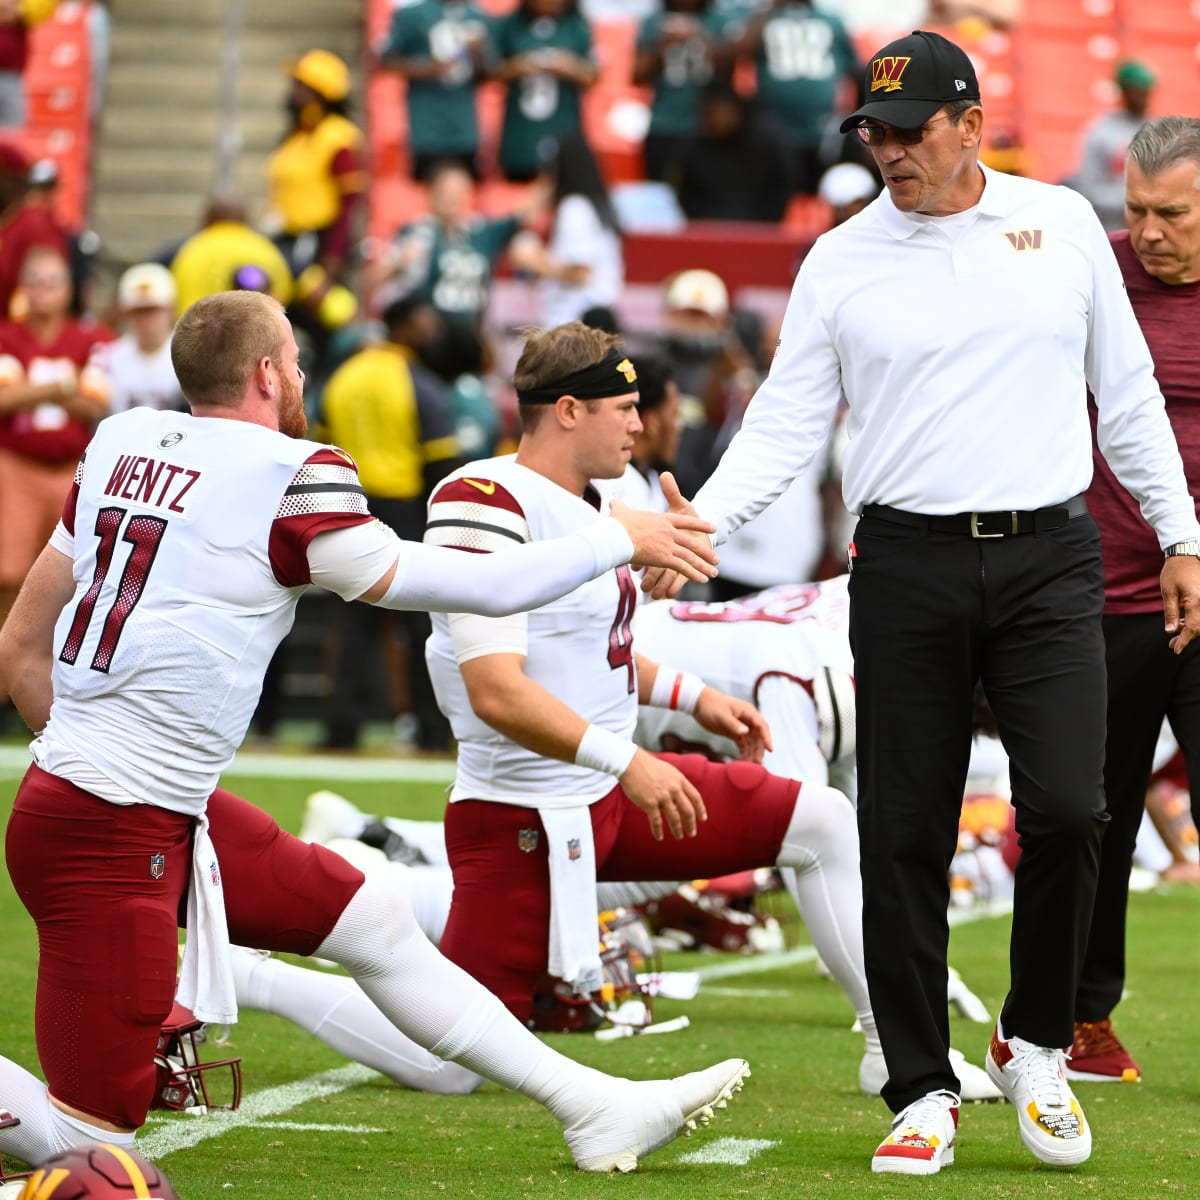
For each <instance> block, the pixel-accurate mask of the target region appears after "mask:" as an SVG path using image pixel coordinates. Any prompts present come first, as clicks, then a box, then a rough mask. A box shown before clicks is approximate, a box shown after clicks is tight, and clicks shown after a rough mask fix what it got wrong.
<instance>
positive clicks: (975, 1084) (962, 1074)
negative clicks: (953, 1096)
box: [950, 1046, 1004, 1104]
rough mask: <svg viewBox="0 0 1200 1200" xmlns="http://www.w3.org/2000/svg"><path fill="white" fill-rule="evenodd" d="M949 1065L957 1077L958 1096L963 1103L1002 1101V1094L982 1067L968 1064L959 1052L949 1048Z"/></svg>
mask: <svg viewBox="0 0 1200 1200" xmlns="http://www.w3.org/2000/svg"><path fill="white" fill-rule="evenodd" d="M950 1065H951V1066H952V1067H953V1068H954V1074H955V1075H957V1076H958V1082H959V1089H958V1094H959V1096H960V1097H961V1098H962V1099H963V1100H964V1101H970V1102H971V1103H973V1104H974V1103H979V1102H980V1101H987V1100H1003V1099H1004V1093H1003V1092H1002V1091H1001V1090H1000V1089H999V1088H998V1087H997V1086H996V1085H995V1084H994V1083H993V1082H992V1081H991V1080H990V1079H989V1078H988V1074H987V1072H986V1071H985V1070H984V1069H983V1068H982V1067H977V1066H975V1064H974V1063H969V1062H967V1060H966V1057H965V1056H964V1055H963V1052H962V1051H961V1050H955V1049H954V1047H953V1046H951V1047H950Z"/></svg>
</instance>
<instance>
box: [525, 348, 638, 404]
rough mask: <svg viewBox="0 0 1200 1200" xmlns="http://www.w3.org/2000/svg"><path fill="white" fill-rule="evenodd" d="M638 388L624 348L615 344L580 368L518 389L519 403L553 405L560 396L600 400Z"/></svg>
mask: <svg viewBox="0 0 1200 1200" xmlns="http://www.w3.org/2000/svg"><path fill="white" fill-rule="evenodd" d="M636 391H637V371H635V370H634V367H633V363H631V362H630V361H629V359H628V358H627V357H626V355H625V352H624V351H623V350H618V349H617V348H616V347H615V346H614V347H613V348H612V349H611V350H609V352H608V353H607V354H606V355H605V356H604V357H603V358H602V359H601V360H600V361H599V362H595V363H592V365H591V366H590V367H584V368H583V369H582V370H580V371H572V372H571V374H570V375H564V376H563V377H562V378H561V379H555V380H552V381H551V382H550V383H543V384H541V385H540V386H538V387H532V388H524V389H522V388H517V399H518V400H519V401H520V402H521V403H522V404H555V403H557V401H558V400H559V398H560V397H562V396H574V397H575V398H576V399H577V400H601V399H603V398H604V397H605V396H624V395H625V394H626V393H628V392H636Z"/></svg>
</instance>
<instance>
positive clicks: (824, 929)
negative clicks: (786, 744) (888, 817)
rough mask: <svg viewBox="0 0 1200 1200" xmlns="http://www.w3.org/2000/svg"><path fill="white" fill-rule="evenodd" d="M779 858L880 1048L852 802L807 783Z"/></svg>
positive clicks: (815, 935)
mask: <svg viewBox="0 0 1200 1200" xmlns="http://www.w3.org/2000/svg"><path fill="white" fill-rule="evenodd" d="M777 861H778V865H779V866H780V867H782V868H784V870H783V878H784V881H785V882H786V884H787V886H788V890H789V891H790V892H791V893H792V897H793V898H794V899H795V901H796V907H797V908H799V910H800V916H801V917H802V918H803V920H804V924H805V925H806V926H807V927H808V935H809V937H811V938H812V940H813V945H814V946H815V947H816V950H817V953H818V954H819V955H820V956H821V959H822V961H823V962H824V963H825V965H826V966H827V967H828V968H829V971H830V973H831V974H832V975H833V977H834V979H835V980H837V982H838V983H839V984H840V985H841V988H842V991H844V992H845V993H846V996H847V997H848V998H849V1000H850V1003H851V1004H852V1005H853V1007H854V1012H855V1015H856V1016H857V1017H858V1020H859V1023H860V1024H861V1025H862V1031H863V1036H864V1037H865V1039H866V1043H867V1049H868V1050H878V1049H879V1034H878V1033H877V1032H876V1029H875V1017H874V1014H873V1013H872V1012H871V1000H870V997H869V996H868V994H867V976H866V970H865V967H864V965H863V942H862V877H861V875H860V874H859V866H858V862H859V857H858V825H857V824H856V818H855V815H854V808H853V806H852V805H851V803H850V801H849V800H848V799H846V797H845V796H844V795H842V793H841V792H839V791H837V790H836V789H835V788H831V787H825V786H823V785H821V784H814V783H805V784H803V785H802V786H801V788H800V795H799V796H798V797H797V799H796V808H795V811H794V812H793V813H792V820H791V824H789V825H788V829H787V833H785V834H784V837H783V845H782V846H781V847H780V850H779V858H778V860H777Z"/></svg>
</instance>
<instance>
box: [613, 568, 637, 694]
mask: <svg viewBox="0 0 1200 1200" xmlns="http://www.w3.org/2000/svg"><path fill="white" fill-rule="evenodd" d="M617 585H618V587H619V588H620V597H619V599H618V600H617V615H616V616H615V617H614V618H613V623H612V628H611V629H610V630H609V631H608V665H609V666H610V667H612V669H613V670H614V671H619V670H620V669H621V668H622V667H625V668H626V669H627V670H628V671H629V691H631V692H632V691H633V690H634V688H635V687H636V686H637V672H636V671H635V669H634V665H633V634H632V633H631V632H630V629H629V626H630V623H631V622H632V621H633V610H634V609H635V608H636V607H637V587H636V586H635V585H634V582H633V575H632V574H631V573H630V570H629V568H628V567H618V568H617Z"/></svg>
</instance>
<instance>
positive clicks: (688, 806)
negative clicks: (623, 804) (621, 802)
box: [621, 750, 708, 842]
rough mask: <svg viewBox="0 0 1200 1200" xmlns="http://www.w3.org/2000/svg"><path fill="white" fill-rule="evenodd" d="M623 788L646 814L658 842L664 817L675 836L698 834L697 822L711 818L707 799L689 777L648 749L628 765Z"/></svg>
mask: <svg viewBox="0 0 1200 1200" xmlns="http://www.w3.org/2000/svg"><path fill="white" fill-rule="evenodd" d="M621 790H622V791H623V792H624V793H625V795H626V796H628V797H629V799H630V800H632V801H633V803H634V804H636V805H637V806H638V808H640V809H641V810H642V812H644V813H645V814H646V817H647V819H648V820H649V822H650V832H651V833H652V834H653V835H654V840H655V841H656V842H661V841H662V837H663V822H664V821H666V823H667V828H668V829H669V830H670V831H671V836H672V837H674V838H682V837H695V836H696V826H697V825H698V823H699V822H701V821H707V820H708V814H707V813H706V812H705V811H704V801H703V799H701V797H700V793H699V792H698V791H696V789H695V788H694V787H693V786H692V784H691V782H690V781H689V780H688V779H687V777H686V776H685V775H683V774H682V773H681V772H680V771H678V770H676V769H675V767H673V766H671V764H670V763H668V762H663V760H662V759H661V758H655V757H654V755H653V754H648V753H647V752H646V751H645V750H638V752H637V753H636V754H635V755H634V756H633V761H632V762H631V763H630V764H629V766H628V767H626V768H625V774H624V775H622V776H621Z"/></svg>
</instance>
